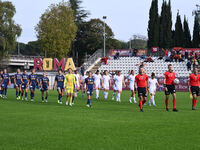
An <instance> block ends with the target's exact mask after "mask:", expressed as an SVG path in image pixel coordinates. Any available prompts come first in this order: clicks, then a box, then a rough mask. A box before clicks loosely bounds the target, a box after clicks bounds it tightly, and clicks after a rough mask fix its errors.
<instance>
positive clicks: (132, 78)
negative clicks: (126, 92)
mask: <svg viewBox="0 0 200 150" xmlns="http://www.w3.org/2000/svg"><path fill="white" fill-rule="evenodd" d="M135 76H136V75H135V72H134V71H133V70H131V72H130V75H129V76H128V82H129V88H130V90H131V97H130V99H129V102H130V103H132V100H133V102H134V103H137V102H136V99H135Z"/></svg>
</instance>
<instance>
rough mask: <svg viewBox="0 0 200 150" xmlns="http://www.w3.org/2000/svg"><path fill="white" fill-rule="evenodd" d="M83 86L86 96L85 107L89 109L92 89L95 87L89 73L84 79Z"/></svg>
mask: <svg viewBox="0 0 200 150" xmlns="http://www.w3.org/2000/svg"><path fill="white" fill-rule="evenodd" d="M85 84H86V89H87V95H88V101H87V107H91V106H92V105H91V96H92V94H93V88H94V87H95V82H94V78H93V77H92V72H91V71H90V72H89V75H88V78H86V79H85Z"/></svg>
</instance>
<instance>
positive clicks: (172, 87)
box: [165, 84, 176, 95]
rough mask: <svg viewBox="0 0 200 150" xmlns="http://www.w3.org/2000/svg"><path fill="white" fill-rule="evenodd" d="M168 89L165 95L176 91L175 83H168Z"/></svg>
mask: <svg viewBox="0 0 200 150" xmlns="http://www.w3.org/2000/svg"><path fill="white" fill-rule="evenodd" d="M166 88H167V91H165V95H170V94H174V93H176V89H175V85H174V84H172V85H166Z"/></svg>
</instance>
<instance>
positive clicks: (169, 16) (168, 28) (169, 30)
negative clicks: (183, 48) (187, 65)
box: [165, 0, 172, 48]
mask: <svg viewBox="0 0 200 150" xmlns="http://www.w3.org/2000/svg"><path fill="white" fill-rule="evenodd" d="M166 7H167V8H166V13H167V15H166V18H167V20H166V31H165V48H171V42H172V40H171V39H172V11H171V0H169V2H168V4H167V6H166Z"/></svg>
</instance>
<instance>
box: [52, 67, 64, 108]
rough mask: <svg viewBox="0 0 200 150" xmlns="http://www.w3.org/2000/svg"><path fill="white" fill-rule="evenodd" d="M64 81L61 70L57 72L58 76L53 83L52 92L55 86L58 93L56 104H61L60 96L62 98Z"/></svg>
mask: <svg viewBox="0 0 200 150" xmlns="http://www.w3.org/2000/svg"><path fill="white" fill-rule="evenodd" d="M64 80H65V77H64V75H63V73H62V70H61V69H59V70H58V75H56V77H55V81H54V84H53V90H54V89H55V86H56V85H57V91H58V104H62V100H61V98H62V96H63V89H64Z"/></svg>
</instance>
